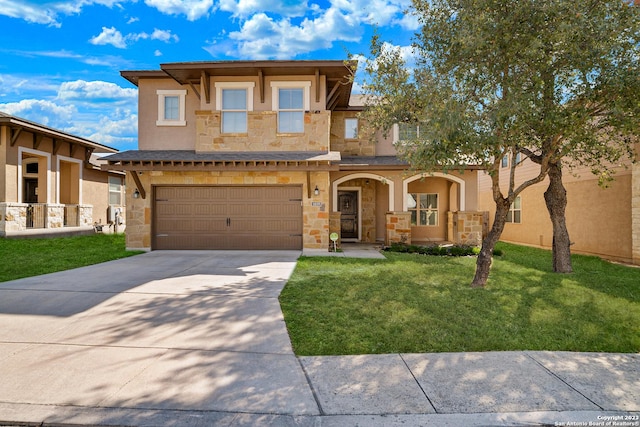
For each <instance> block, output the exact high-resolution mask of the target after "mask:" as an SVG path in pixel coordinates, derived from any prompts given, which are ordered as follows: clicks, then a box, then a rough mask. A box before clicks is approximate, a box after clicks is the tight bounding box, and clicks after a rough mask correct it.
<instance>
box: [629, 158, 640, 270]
mask: <svg viewBox="0 0 640 427" xmlns="http://www.w3.org/2000/svg"><path fill="white" fill-rule="evenodd" d="M631 168H632V178H631V235H632V238H631V242H632V243H631V244H632V247H631V253H632V257H633V263H634V264H638V265H640V163H635V164H632V165H631Z"/></svg>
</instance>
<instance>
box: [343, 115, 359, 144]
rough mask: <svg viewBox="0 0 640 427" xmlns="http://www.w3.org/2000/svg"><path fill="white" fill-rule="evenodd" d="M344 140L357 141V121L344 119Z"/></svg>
mask: <svg viewBox="0 0 640 427" xmlns="http://www.w3.org/2000/svg"><path fill="white" fill-rule="evenodd" d="M344 139H358V119H357V118H347V119H344Z"/></svg>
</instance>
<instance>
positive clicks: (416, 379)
mask: <svg viewBox="0 0 640 427" xmlns="http://www.w3.org/2000/svg"><path fill="white" fill-rule="evenodd" d="M398 356H400V360H402V363H404V366H406V367H407V370H408V371H409V373H410V374H411V376H412V377H413V380H414V381H415V382H416V384H417V385H418V387H420V390H421V391H422V394H424V397H425V398H426V399H427V402H429V405H431V407H432V408H433V410H434V411H435V413H436V414H439V413H440V412H438V409H436V407H435V405H434V404H433V402H432V401H431V399H430V398H429V396H428V395H427V392H426V391H425V390H424V388H422V384H420V381H418V378H416V376H415V375H414V373H413V371H412V370H411V368H410V367H409V364H408V363H407V361H406V360H404V357H402V354H401V353H398Z"/></svg>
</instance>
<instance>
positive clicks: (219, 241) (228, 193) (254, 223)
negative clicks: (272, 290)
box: [152, 186, 302, 249]
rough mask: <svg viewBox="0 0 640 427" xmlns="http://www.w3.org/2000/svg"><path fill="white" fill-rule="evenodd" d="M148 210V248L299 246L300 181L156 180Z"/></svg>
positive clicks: (264, 247) (265, 247) (299, 247)
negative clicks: (173, 182)
mask: <svg viewBox="0 0 640 427" xmlns="http://www.w3.org/2000/svg"><path fill="white" fill-rule="evenodd" d="M153 212H154V218H153V231H152V232H153V249H302V187H301V186H171V187H164V186H157V187H154V209H153Z"/></svg>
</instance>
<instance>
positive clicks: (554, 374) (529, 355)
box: [524, 351, 605, 411]
mask: <svg viewBox="0 0 640 427" xmlns="http://www.w3.org/2000/svg"><path fill="white" fill-rule="evenodd" d="M524 354H525V356H527V357H528V358H529V359H531V360H533V361H534V362H535V363H536V364H538V366H540V367H542V369H544V370H545V371H547V372H548V373H549V374H551V375H552V376H553V377H555V378H557V379H558V380H560V381H561V382H562V383H563V384H565V385H566V386H567V387H569V388H570V389H571V390H573V391H575V392H576V393H578V394H579V395H580V396H582V397H584V398H585V399H586V400H587V401H589V402H591V403H593V404H594V405H596V406H597V407H598V408H600V410H601V411H604V410H605V409H604V408H603V407H602V406H600V405H598V404H597V403H596V402H594V401H593V400H591V399H590V398H588V397H587V396H586V395H585V394H584V393H582V392H581V391H580V390H578V389H577V388H575V387H574V386H572V385H571V384H569V383H568V382H566V381H565V380H564V379H562V378H561V377H560V376H559V375H558V374H556V373H555V372H553V371H552V370H551V369H549V368H547V367H546V366H544V365H543V364H542V363H541V362H539V361H538V359H536V358H535V357H534V356H533V355H532V354H531V353H530V352H528V351H525V352H524Z"/></svg>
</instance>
